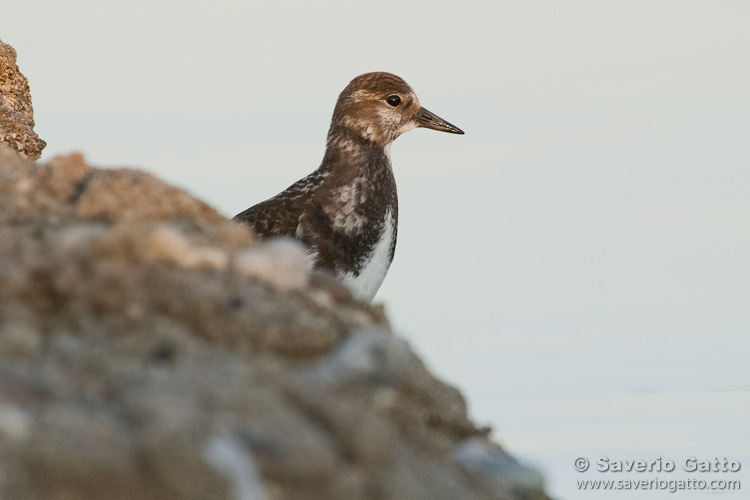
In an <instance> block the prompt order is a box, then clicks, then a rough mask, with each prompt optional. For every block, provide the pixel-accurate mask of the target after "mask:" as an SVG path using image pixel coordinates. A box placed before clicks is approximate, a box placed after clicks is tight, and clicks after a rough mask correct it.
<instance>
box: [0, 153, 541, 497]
mask: <svg viewBox="0 0 750 500" xmlns="http://www.w3.org/2000/svg"><path fill="white" fill-rule="evenodd" d="M0 149H1V148H0ZM248 256H249V257H248ZM472 437H474V438H477V439H481V442H482V443H484V442H487V438H486V431H485V430H482V429H478V428H477V427H475V426H474V424H473V423H472V422H471V421H470V420H469V419H468V418H467V411H466V404H465V402H464V400H463V398H462V397H461V395H460V393H459V392H458V391H457V390H455V389H453V388H451V387H449V386H447V385H445V384H443V383H442V382H440V381H438V380H436V379H435V378H434V377H433V376H432V375H431V374H430V373H429V372H428V371H427V369H426V368H425V367H424V365H423V364H422V363H421V362H420V360H419V359H418V358H417V356H416V355H415V354H414V353H413V352H412V350H411V349H410V347H409V346H408V344H407V343H406V342H404V341H403V340H401V339H399V338H397V337H394V335H393V334H392V333H391V332H390V330H389V327H388V323H387V320H386V318H385V316H384V314H383V311H382V308H379V307H373V306H370V305H368V304H363V303H360V302H357V301H355V300H354V299H353V298H352V297H351V294H350V293H348V292H347V291H346V289H344V288H342V287H341V286H339V285H338V284H337V283H335V281H333V280H332V278H330V277H329V276H326V275H324V274H318V273H312V274H310V270H309V266H308V264H307V261H306V259H305V256H304V252H303V251H302V250H300V249H299V248H298V247H297V246H296V244H291V243H288V242H276V243H270V244H269V243H259V242H257V241H256V239H255V238H254V237H253V235H252V234H251V233H250V232H249V229H247V227H245V226H243V225H240V224H238V223H235V222H233V221H229V220H227V219H225V218H224V217H222V216H220V215H219V214H218V213H217V212H216V211H215V210H213V209H212V208H211V207H209V206H207V205H205V204H204V203H202V202H200V201H198V200H195V199H194V198H192V197H191V196H189V195H188V194H187V193H185V192H184V191H181V190H179V189H176V188H173V187H170V186H167V185H165V184H163V183H161V182H160V181H159V180H158V179H156V178H155V177H153V176H151V175H148V174H144V173H142V172H138V171H134V170H109V171H102V170H96V169H93V168H91V167H89V166H87V165H86V164H85V162H84V161H83V158H82V157H81V156H80V155H71V156H68V157H62V158H56V159H54V160H52V161H51V162H49V163H48V164H36V163H33V162H31V161H29V160H23V159H21V158H20V157H19V156H18V155H16V154H14V153H8V152H5V153H3V152H2V151H0V498H12V499H18V500H24V499H36V498H45V499H52V500H54V499H60V500H62V499H69V498H75V499H78V500H87V499H92V500H93V499H99V498H107V499H115V500H119V499H132V498H171V499H196V500H197V499H201V500H204V499H238V500H245V499H248V500H249V499H251V498H258V499H261V498H264V499H267V500H277V499H278V500H281V499H295V500H308V499H309V500H318V499H321V500H322V499H326V500H336V499H370V498H383V499H401V498H403V499H420V498H423V499H430V500H441V499H445V500H448V499H451V500H452V499H455V498H461V499H466V500H472V499H506V500H520V499H543V498H546V497H545V496H544V495H543V493H542V490H541V487H540V485H539V484H536V483H534V482H533V481H526V482H525V483H524V482H521V483H519V476H518V474H517V472H518V471H517V470H515V469H513V470H510V469H509V470H510V473H512V474H510V473H509V475H508V478H507V480H505V479H504V476H503V474H504V472H503V471H504V470H505V469H503V468H502V467H496V465H497V463H499V462H497V460H495V458H496V456H495V455H492V456H490V458H487V457H486V456H485V455H482V456H481V457H479V459H481V460H485V462H486V461H487V460H489V462H487V463H489V464H490V466H491V467H490V469H491V470H489V472H487V471H484V470H482V471H480V472H481V473H477V472H476V471H475V470H474V469H476V468H477V467H475V466H476V463H480V465H481V467H484V465H482V464H485V462H481V460H480V462H477V461H476V460H474V461H473V462H472V459H473V458H476V457H477V456H478V455H477V454H476V453H474V454H471V453H468V454H467V451H466V450H469V451H471V449H469V448H466V445H465V444H464V445H462V443H466V442H467V441H466V440H467V439H470V438H472ZM468 442H471V441H468ZM492 446H495V445H492ZM457 449H458V450H459V453H458V454H457V452H456V450H457ZM472 449H473V448H472ZM461 450H463V451H461ZM482 450H484V449H482ZM493 450H495V451H497V450H499V448H493ZM480 451H481V450H480ZM493 453H494V452H493ZM488 456H489V455H488ZM497 456H499V455H497ZM467 457H468V458H467ZM467 467H468V469H467ZM481 467H480V468H481ZM467 470H468V472H467ZM530 477H531V476H530ZM532 479H533V477H532ZM519 484H522V486H523V488H519Z"/></svg>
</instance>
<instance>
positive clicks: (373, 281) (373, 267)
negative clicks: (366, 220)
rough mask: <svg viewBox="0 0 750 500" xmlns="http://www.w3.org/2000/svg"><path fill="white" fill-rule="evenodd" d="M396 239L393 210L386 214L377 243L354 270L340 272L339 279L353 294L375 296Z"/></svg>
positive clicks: (369, 297) (386, 268)
mask: <svg viewBox="0 0 750 500" xmlns="http://www.w3.org/2000/svg"><path fill="white" fill-rule="evenodd" d="M395 239H396V217H395V214H394V213H393V211H392V210H390V209H389V210H388V211H387V212H386V214H385V218H384V220H383V224H382V226H381V230H380V232H379V236H378V238H377V239H376V241H375V244H374V245H373V246H372V247H371V248H370V249H368V251H367V252H365V254H364V256H363V258H362V259H360V260H359V262H358V263H357V267H356V268H355V269H354V270H352V271H346V272H340V273H338V278H339V280H340V281H341V282H342V283H344V285H346V286H347V287H348V288H349V289H350V290H351V292H352V294H353V295H354V296H355V297H356V298H358V299H360V300H365V301H371V300H372V299H374V298H375V294H376V293H377V292H378V289H379V288H380V285H382V284H383V280H384V279H385V275H386V274H387V273H388V268H389V267H390V265H391V260H392V259H393V247H394V245H395Z"/></svg>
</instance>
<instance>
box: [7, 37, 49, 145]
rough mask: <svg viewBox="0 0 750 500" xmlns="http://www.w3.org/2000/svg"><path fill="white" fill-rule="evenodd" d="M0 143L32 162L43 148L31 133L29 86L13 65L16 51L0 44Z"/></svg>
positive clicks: (31, 112)
mask: <svg viewBox="0 0 750 500" xmlns="http://www.w3.org/2000/svg"><path fill="white" fill-rule="evenodd" d="M0 143H1V144H5V145H7V146H8V147H10V148H12V149H14V150H16V151H18V153H19V154H21V155H22V156H24V157H28V158H32V159H36V158H39V156H41V154H42V150H43V149H44V146H46V145H47V143H45V142H44V141H43V140H41V139H40V138H39V136H37V135H36V133H35V132H34V108H32V107H31V94H30V93H29V82H28V80H26V77H25V76H23V75H22V74H21V71H20V70H19V69H18V66H17V65H16V51H15V50H14V49H13V47H11V46H10V45H8V44H5V43H3V41H2V40H0Z"/></svg>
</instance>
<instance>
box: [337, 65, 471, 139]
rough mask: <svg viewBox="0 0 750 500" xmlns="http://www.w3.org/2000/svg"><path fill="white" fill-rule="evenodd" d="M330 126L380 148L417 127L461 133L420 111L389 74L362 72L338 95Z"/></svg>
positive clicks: (398, 80)
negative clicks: (349, 131)
mask: <svg viewBox="0 0 750 500" xmlns="http://www.w3.org/2000/svg"><path fill="white" fill-rule="evenodd" d="M334 127H345V128H348V129H351V130H354V131H355V132H356V133H358V134H360V135H361V136H362V137H364V138H365V139H368V140H371V141H373V142H375V143H377V144H379V145H381V146H383V147H386V146H388V145H389V144H390V143H392V142H393V141H394V140H395V139H396V138H397V137H398V136H400V135H401V134H403V133H404V132H408V131H409V130H413V129H415V128H417V127H424V128H431V129H433V130H440V131H442V132H450V133H452V134H463V133H464V132H463V131H462V130H461V129H459V128H458V127H456V126H454V125H451V124H450V123H448V122H447V121H445V120H443V119H442V118H440V117H439V116H437V115H434V114H433V113H431V112H429V111H427V110H426V109H425V108H423V107H422V106H421V105H420V104H419V99H417V95H416V94H415V93H414V90H413V89H412V88H411V87H410V86H409V84H407V83H406V82H405V81H404V80H402V79H401V78H399V77H398V76H396V75H393V74H391V73H365V74H364V75H360V76H358V77H356V78H355V79H354V80H352V81H351V82H350V83H349V85H347V86H346V88H345V89H344V91H343V92H341V95H339V100H338V102H337V103H336V108H335V109H334V111H333V120H332V122H331V129H332V130H333V129H334Z"/></svg>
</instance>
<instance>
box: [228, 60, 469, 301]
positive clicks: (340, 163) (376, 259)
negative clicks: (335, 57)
mask: <svg viewBox="0 0 750 500" xmlns="http://www.w3.org/2000/svg"><path fill="white" fill-rule="evenodd" d="M417 127H424V128H430V129H433V130H440V131H443V132H450V133H452V134H463V131H462V130H460V129H459V128H458V127H455V126H453V125H451V124H450V123H448V122H447V121H445V120H443V119H442V118H440V117H438V116H436V115H434V114H432V113H431V112H429V111H427V110H426V109H425V108H423V107H422V106H421V105H420V104H419V100H418V99H417V96H416V94H415V93H414V90H412V88H411V87H410V86H409V85H408V84H407V83H406V82H405V81H404V80H402V79H401V78H399V77H398V76H396V75H393V74H391V73H366V74H364V75H360V76H358V77H356V78H355V79H354V80H352V81H351V82H350V83H349V85H347V87H346V88H345V89H344V91H343V92H341V95H339V99H338V101H337V102H336V107H335V109H334V110H333V118H332V119H331V128H330V129H329V130H328V140H327V143H326V152H325V155H324V156H323V162H322V163H321V165H320V167H318V169H317V170H315V171H314V172H313V173H311V174H310V175H308V176H307V177H305V178H303V179H300V180H299V181H297V182H295V183H294V184H292V185H291V186H289V187H288V188H287V189H286V190H284V191H283V192H281V193H279V194H277V195H276V196H274V197H273V198H270V199H268V200H266V201H264V202H262V203H258V204H257V205H255V206H253V207H250V208H248V209H247V210H245V211H244V212H242V213H239V214H237V215H236V216H235V219H236V220H239V221H244V222H246V223H248V224H249V225H250V226H252V227H253V229H254V230H255V232H256V233H258V234H259V235H260V236H261V237H273V236H292V237H294V238H297V239H298V240H300V241H301V242H302V243H303V244H304V245H305V246H306V247H307V248H308V249H309V253H310V257H311V259H312V261H313V264H314V266H315V267H316V268H322V269H327V270H330V271H332V272H333V273H334V274H335V275H336V277H337V278H338V280H339V281H341V282H342V283H344V284H345V285H346V286H347V287H348V288H349V289H350V290H351V291H352V293H353V295H354V296H355V297H356V298H358V299H360V300H366V301H371V300H372V299H373V298H374V297H375V294H376V293H377V291H378V289H379V288H380V285H381V284H382V283H383V279H385V275H386V273H387V272H388V268H389V267H390V265H391V261H392V260H393V254H394V252H395V250H396V233H397V231H398V198H397V196H396V181H395V179H394V177H393V170H392V168H391V143H392V142H393V141H394V140H395V139H396V138H397V137H398V136H400V135H401V134H403V133H404V132H408V131H409V130H413V129H415V128H417Z"/></svg>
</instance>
